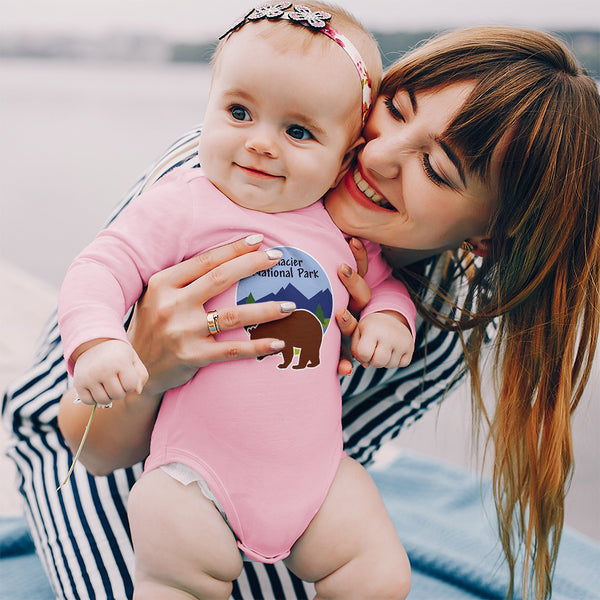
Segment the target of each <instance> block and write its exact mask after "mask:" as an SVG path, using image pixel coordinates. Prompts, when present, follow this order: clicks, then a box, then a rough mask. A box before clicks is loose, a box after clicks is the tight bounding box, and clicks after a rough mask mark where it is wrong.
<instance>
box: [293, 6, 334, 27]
mask: <svg viewBox="0 0 600 600" xmlns="http://www.w3.org/2000/svg"><path fill="white" fill-rule="evenodd" d="M294 10H295V11H296V12H291V13H288V17H289V18H290V19H291V20H292V21H296V22H297V23H301V22H303V21H306V23H307V24H308V25H310V26H311V27H314V28H315V29H322V28H323V27H325V25H327V23H326V22H325V21H329V19H331V15H330V14H329V13H327V12H324V11H322V10H317V11H315V12H313V11H312V10H310V8H308V7H307V6H294Z"/></svg>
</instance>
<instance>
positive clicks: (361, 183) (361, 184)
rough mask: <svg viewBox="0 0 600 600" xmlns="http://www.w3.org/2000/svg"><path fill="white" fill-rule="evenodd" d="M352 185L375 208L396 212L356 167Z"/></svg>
mask: <svg viewBox="0 0 600 600" xmlns="http://www.w3.org/2000/svg"><path fill="white" fill-rule="evenodd" d="M353 178H354V183H355V184H356V187H357V188H358V189H359V190H360V191H361V192H362V194H363V196H365V197H366V198H368V199H369V200H370V201H371V202H373V203H374V204H377V206H381V208H387V209H389V210H396V209H395V208H394V207H393V206H392V205H391V204H390V203H389V202H388V201H387V200H386V199H385V198H384V197H383V196H382V195H380V194H378V193H377V192H376V191H375V190H374V189H373V188H372V187H371V186H370V185H369V184H368V183H367V182H366V181H365V180H364V179H363V177H362V175H361V174H360V171H359V169H358V167H356V168H355V169H354V173H353Z"/></svg>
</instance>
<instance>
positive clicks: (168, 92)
mask: <svg viewBox="0 0 600 600" xmlns="http://www.w3.org/2000/svg"><path fill="white" fill-rule="evenodd" d="M209 79H210V69H209V67H207V66H206V65H197V64H194V65H185V64H184V65H181V64H177V65H172V64H164V65H163V64H152V65H146V64H122V63H108V64H107V63H90V62H59V61H44V60H15V61H0V207H1V210H0V256H1V257H2V258H4V259H6V260H8V261H10V262H12V263H14V264H16V265H18V266H20V267H22V268H24V269H25V270H27V271H28V272H30V273H32V274H33V275H35V276H37V277H40V278H42V279H44V280H45V281H46V282H48V283H50V284H52V285H54V286H56V287H58V286H59V285H60V282H61V280H62V277H63V274H64V271H65V269H66V267H67V266H68V264H69V262H70V261H71V260H72V258H73V257H74V256H75V254H76V253H77V252H78V251H79V250H80V249H81V248H82V247H83V246H84V245H85V244H86V243H87V242H89V241H90V240H91V239H92V237H93V236H94V235H95V233H96V232H97V230H98V229H99V228H100V227H101V225H102V224H103V223H104V221H105V219H106V218H107V216H108V214H109V213H110V210H111V208H112V207H113V206H114V205H115V204H116V203H117V201H118V200H119V198H120V197H121V196H122V195H123V194H124V193H125V192H126V191H127V189H128V188H129V186H130V185H131V184H133V183H134V182H135V180H136V179H137V178H138V176H139V175H140V174H141V173H142V172H143V170H144V169H145V168H146V167H148V166H149V165H150V163H151V162H152V161H153V160H154V159H155V158H156V157H157V156H158V155H159V154H161V153H162V151H163V150H164V149H166V147H167V146H168V145H169V144H170V143H171V142H172V141H174V140H175V139H176V137H177V136H179V135H180V134H182V133H184V132H185V131H186V130H187V129H189V128H190V127H192V126H194V125H196V124H197V123H200V122H201V121H202V116H203V113H204V108H205V103H206V95H207V92H208V85H209Z"/></svg>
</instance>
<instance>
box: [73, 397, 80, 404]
mask: <svg viewBox="0 0 600 600" xmlns="http://www.w3.org/2000/svg"><path fill="white" fill-rule="evenodd" d="M73 404H81V398H80V397H79V396H75V400H73Z"/></svg>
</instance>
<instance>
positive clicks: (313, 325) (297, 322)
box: [248, 309, 323, 369]
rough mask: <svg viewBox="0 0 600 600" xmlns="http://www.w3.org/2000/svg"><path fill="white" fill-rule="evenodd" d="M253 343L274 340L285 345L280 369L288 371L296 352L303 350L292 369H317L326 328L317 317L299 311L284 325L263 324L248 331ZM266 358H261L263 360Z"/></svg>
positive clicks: (285, 320) (276, 322)
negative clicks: (295, 349)
mask: <svg viewBox="0 0 600 600" xmlns="http://www.w3.org/2000/svg"><path fill="white" fill-rule="evenodd" d="M248 333H249V334H250V339H251V340H257V339H260V338H266V337H273V338H277V339H280V340H283V341H284V342H285V348H284V349H283V350H282V351H281V354H282V355H283V362H282V363H281V364H279V365H277V367H278V368H279V369H285V368H286V367H288V366H289V365H290V363H291V362H292V360H293V358H294V348H298V349H299V350H300V355H299V357H298V363H297V364H295V365H293V366H292V369H304V368H306V367H316V366H317V365H318V364H319V363H320V362H321V359H320V357H319V351H320V349H321V340H322V339H323V326H322V325H321V322H320V321H319V319H317V317H316V316H315V315H314V314H313V313H311V312H310V311H308V310H304V309H298V310H296V311H294V312H293V313H292V314H291V315H290V316H289V317H286V318H285V319H281V321H271V322H269V323H261V324H259V325H253V326H252V327H249V328H248ZM262 358H264V356H261V357H258V360H261V359H262Z"/></svg>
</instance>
